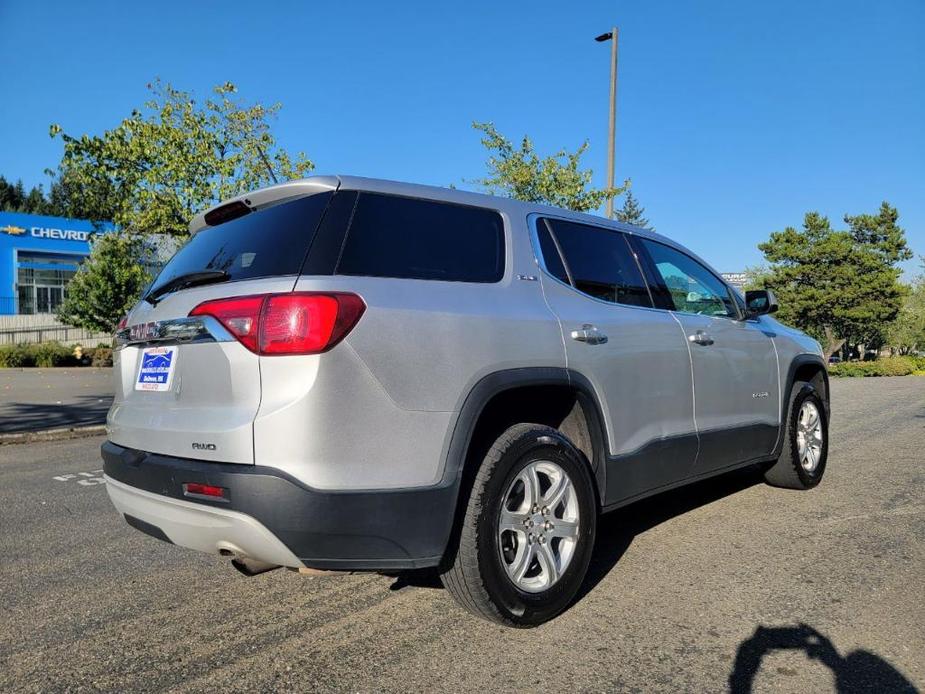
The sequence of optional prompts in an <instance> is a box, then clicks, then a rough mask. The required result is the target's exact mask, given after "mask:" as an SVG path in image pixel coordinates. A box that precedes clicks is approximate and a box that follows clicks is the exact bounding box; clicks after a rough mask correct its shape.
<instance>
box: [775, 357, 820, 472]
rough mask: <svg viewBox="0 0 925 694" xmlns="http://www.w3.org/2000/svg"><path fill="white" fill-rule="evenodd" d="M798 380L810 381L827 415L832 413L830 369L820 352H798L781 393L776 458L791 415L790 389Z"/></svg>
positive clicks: (781, 448) (781, 446)
mask: <svg viewBox="0 0 925 694" xmlns="http://www.w3.org/2000/svg"><path fill="white" fill-rule="evenodd" d="M797 381H804V382H806V383H809V384H810V385H811V386H812V387H813V389H814V390H815V391H816V392H817V393H818V394H819V397H820V399H821V400H822V404H823V405H824V406H825V414H826V417H828V416H829V415H830V405H829V371H828V369H827V368H826V366H825V362H824V361H823V359H822V357H821V356H819V355H818V354H798V355H796V356H795V357H794V358H793V359H792V360H791V361H790V365H789V367H788V368H787V378H786V380H785V381H784V390H783V392H782V393H781V399H780V400H781V412H780V431H781V435H780V436H778V441H777V445H776V446H775V448H774V458H777V457H779V456H780V454H781V451H782V450H783V446H784V440H783V439H784V437H783V435H782V434H783V432H784V431H785V430H786V423H787V417H789V416H790V412H789V407H790V391H791V390H793V384H794V383H796V382H797Z"/></svg>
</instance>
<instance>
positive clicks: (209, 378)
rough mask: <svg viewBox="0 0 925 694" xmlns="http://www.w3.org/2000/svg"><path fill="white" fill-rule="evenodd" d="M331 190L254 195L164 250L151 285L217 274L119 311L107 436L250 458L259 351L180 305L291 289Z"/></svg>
mask: <svg viewBox="0 0 925 694" xmlns="http://www.w3.org/2000/svg"><path fill="white" fill-rule="evenodd" d="M332 195H333V193H331V192H329V191H328V192H318V193H315V194H313V195H308V196H305V197H300V198H298V199H294V200H293V199H289V200H288V201H282V202H280V201H269V202H267V203H265V204H262V205H257V206H255V207H254V208H253V211H250V212H246V210H245V211H244V214H243V216H238V217H234V218H231V219H228V220H227V221H224V222H221V221H220V220H218V221H216V223H215V225H214V226H207V227H206V228H204V229H203V230H201V231H199V232H198V233H196V234H195V235H194V236H193V237H192V238H191V239H190V240H189V241H188V242H187V243H186V245H184V246H183V247H182V248H181V249H180V250H179V251H178V252H177V253H176V254H175V255H174V257H173V258H172V259H171V260H170V261H169V262H168V263H167V264H166V266H165V267H164V269H163V270H162V271H161V272H160V274H159V275H158V277H157V278H156V279H155V280H154V282H153V283H152V285H151V289H152V290H157V289H158V288H159V287H162V286H163V285H165V284H166V283H168V282H171V281H172V280H176V279H177V278H182V277H186V276H193V273H202V272H204V271H205V272H211V273H212V274H213V275H219V274H220V272H221V273H224V276H223V277H221V278H220V279H219V280H213V281H212V283H208V284H200V285H198V286H190V287H184V286H180V287H178V288H176V289H175V290H174V291H171V292H168V293H165V294H164V295H163V296H161V297H159V298H158V299H155V300H152V301H145V300H142V301H141V302H139V304H138V305H137V306H136V307H135V308H134V309H133V310H132V312H131V313H130V314H129V316H128V317H127V327H126V328H125V329H124V330H122V331H120V333H119V334H118V335H117V342H118V343H119V344H121V345H122V346H121V348H119V349H117V351H116V354H115V360H114V361H115V365H114V366H115V368H114V371H115V375H116V381H117V383H116V392H115V400H114V403H113V406H112V408H111V410H110V412H109V416H108V418H107V425H108V431H109V438H110V440H111V441H113V442H114V443H116V444H119V445H122V446H127V447H129V448H136V449H140V450H144V451H149V452H155V453H161V454H165V455H174V456H179V457H186V458H198V459H203V460H216V461H221V462H228V463H253V462H254V453H253V451H254V447H253V421H254V416H255V414H256V413H257V409H258V407H259V405H260V401H261V376H260V358H259V357H258V356H257V355H256V354H255V353H254V352H252V351H251V350H250V349H248V348H247V347H246V346H245V345H244V344H242V343H241V342H240V341H238V340H237V339H235V338H234V336H232V335H231V334H230V333H229V332H228V330H226V329H225V328H224V327H223V326H222V325H221V324H220V323H219V322H218V321H217V320H216V319H214V318H212V317H211V316H201V317H200V316H197V317H192V318H191V317H189V314H190V312H191V311H192V310H193V309H194V308H195V307H196V306H198V305H199V304H201V303H202V302H205V301H209V300H213V299H219V298H226V297H235V296H248V295H254V294H267V293H276V292H289V291H292V288H293V286H294V284H295V281H296V278H297V276H298V273H299V270H300V268H301V266H302V262H303V260H304V258H305V255H306V252H307V250H308V248H309V245H310V244H311V242H312V239H313V236H314V234H315V231H316V228H317V227H318V224H319V221H320V220H321V218H322V215H323V214H324V211H325V209H326V207H327V205H328V202H329V200H330V199H331V196H332ZM219 271H220V272H219ZM200 281H201V278H200Z"/></svg>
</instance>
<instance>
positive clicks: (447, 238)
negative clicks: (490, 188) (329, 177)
mask: <svg viewBox="0 0 925 694" xmlns="http://www.w3.org/2000/svg"><path fill="white" fill-rule="evenodd" d="M337 274H340V275H364V276H367V277H399V278H407V279H422V280H443V281H446V282H497V281H499V280H500V279H501V277H502V275H503V274H504V226H503V223H502V221H501V215H499V214H498V213H497V212H495V211H494V210H488V209H484V208H481V207H470V206H467V205H457V204H453V203H446V202H437V201H434V200H420V199H417V198H404V197H398V196H394V195H381V194H379V193H365V192H362V193H360V196H359V200H358V201H357V203H356V208H355V210H354V212H353V219H352V220H351V222H350V228H349V229H348V231H347V238H346V241H345V242H344V247H343V251H342V253H341V256H340V262H339V263H338V265H337Z"/></svg>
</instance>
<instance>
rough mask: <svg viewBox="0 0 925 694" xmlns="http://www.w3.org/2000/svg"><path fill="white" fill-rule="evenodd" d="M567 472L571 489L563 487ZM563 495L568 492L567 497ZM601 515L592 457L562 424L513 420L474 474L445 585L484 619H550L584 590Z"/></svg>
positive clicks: (521, 623) (526, 622) (527, 622)
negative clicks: (588, 459)
mask: <svg viewBox="0 0 925 694" xmlns="http://www.w3.org/2000/svg"><path fill="white" fill-rule="evenodd" d="M560 473H561V474H560ZM563 476H564V478H565V479H567V481H568V482H569V483H570V488H569V487H568V485H564V487H563V486H560V485H563ZM528 482H529V485H528ZM544 483H545V484H544ZM533 489H537V490H538V491H537V492H536V493H534V492H533V491H531V490H533ZM563 489H565V490H566V491H564V492H563ZM557 493H563V494H564V495H563V497H562V499H561V500H557V499H556V495H557ZM531 500H534V501H537V502H538V503H537V504H536V505H537V509H538V510H536V511H534V510H533V508H532V506H531V504H530V501H531ZM543 501H545V502H546V504H545V511H546V512H545V513H544V505H542V503H541V502H543ZM553 504H555V505H554V506H553ZM550 507H551V508H550ZM502 511H505V513H504V514H503V515H502ZM597 515H598V504H597V497H596V495H595V487H594V482H593V480H592V478H591V471H590V469H589V466H588V463H587V462H586V460H585V457H584V455H583V454H582V453H580V452H579V451H578V450H577V449H576V448H575V446H573V445H572V443H571V442H570V441H569V440H568V438H566V437H565V436H563V435H562V433H561V432H559V431H558V430H556V429H553V428H551V427H547V426H541V425H538V424H517V425H514V426H512V427H511V428H509V429H508V430H507V431H505V432H504V433H503V434H502V435H501V436H500V437H499V438H498V439H497V440H496V441H495V443H494V445H493V446H492V447H491V449H490V450H489V451H488V453H487V455H486V456H485V458H484V459H483V461H482V463H481V466H480V467H479V470H478V472H477V474H476V476H475V480H474V482H473V487H472V492H471V494H470V496H469V499H468V502H467V505H466V508H465V514H464V516H463V518H462V526H461V528H460V530H459V542H458V544H457V545H456V547H455V550H454V551H453V552H452V556H450V557H448V568H446V569H445V571H444V572H443V573H442V575H441V580H442V581H443V585H444V586H445V587H446V589H447V590H448V591H449V592H450V594H451V595H452V596H453V597H454V598H455V599H456V600H457V602H459V604H460V605H462V606H463V607H464V608H466V609H467V610H469V611H470V612H472V613H473V614H475V615H476V616H478V617H482V618H484V619H488V620H490V621H494V622H498V623H500V624H505V625H508V626H513V627H520V628H526V627H533V626H537V625H539V624H542V623H543V622H546V621H548V620H550V619H552V618H553V617H555V616H556V615H557V614H559V613H560V612H562V610H564V609H565V608H566V607H568V606H569V604H570V603H571V602H572V600H574V598H575V595H576V594H577V592H578V589H579V588H580V587H581V583H582V581H583V580H584V577H585V573H586V572H587V570H588V563H589V561H590V560H591V551H592V549H593V547H594V536H595V532H596V528H597ZM544 519H545V520H544ZM531 522H532V523H533V525H532V526H531V525H528V524H529V523H531ZM502 523H503V524H504V527H505V528H506V529H504V530H502V529H501V528H502ZM530 535H533V537H534V538H535V539H534V540H533V541H531V540H530V539H529V536H530ZM531 553H532V554H531ZM550 562H552V564H550ZM550 567H551V568H550ZM515 575H517V576H520V578H519V579H515Z"/></svg>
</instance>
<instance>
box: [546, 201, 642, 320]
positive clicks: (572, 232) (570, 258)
mask: <svg viewBox="0 0 925 694" xmlns="http://www.w3.org/2000/svg"><path fill="white" fill-rule="evenodd" d="M548 221H549V223H550V225H551V226H552V231H553V233H554V234H555V238H556V241H558V242H559V247H560V248H561V249H562V253H563V255H564V257H565V263H566V265H567V271H568V274H569V276H570V277H571V279H572V284H573V285H574V287H575V289H577V290H579V291H581V292H584V293H585V294H589V295H591V296H593V297H595V298H597V299H602V300H603V301H610V302H613V303H618V304H628V305H630V306H646V307H651V306H652V302H651V300H650V299H649V291H648V289H647V287H646V283H645V281H643V279H642V274H641V273H640V272H639V266H638V265H637V264H636V259H635V258H634V257H633V255H632V252H631V251H630V247H629V246H628V245H627V243H626V239H625V238H624V237H623V234H621V233H620V232H619V231H614V230H611V229H604V228H601V227H596V226H592V225H590V224H577V223H575V222H566V221H563V220H561V219H550V220H548Z"/></svg>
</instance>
